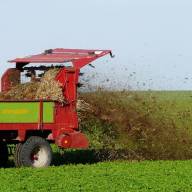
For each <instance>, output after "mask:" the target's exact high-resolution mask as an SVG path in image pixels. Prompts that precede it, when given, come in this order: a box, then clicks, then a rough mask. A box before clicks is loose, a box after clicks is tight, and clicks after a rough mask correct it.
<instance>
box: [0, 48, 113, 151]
mask: <svg viewBox="0 0 192 192" xmlns="http://www.w3.org/2000/svg"><path fill="white" fill-rule="evenodd" d="M107 54H110V55H111V56H112V53H111V51H110V50H81V49H53V50H47V51H45V52H44V53H42V54H38V55H32V56H28V57H25V58H16V59H14V60H11V61H10V62H14V63H16V67H17V68H18V69H19V68H21V67H24V66H25V65H27V64H29V63H45V64H44V65H46V63H65V62H71V63H72V64H73V67H70V68H68V67H62V68H61V69H60V71H59V73H58V75H57V76H56V80H57V81H59V82H60V83H61V86H62V88H63V95H64V97H65V98H66V100H67V104H66V105H63V104H61V103H58V102H55V110H54V111H55V112H54V122H53V123H43V102H45V101H43V100H40V101H38V102H39V103H40V105H39V108H40V110H39V111H40V112H39V122H38V123H0V133H1V131H5V130H6V131H7V130H9V131H11V130H15V131H18V135H17V138H14V139H15V140H17V141H20V142H22V141H25V140H26V138H27V133H28V131H30V132H31V131H32V132H33V131H42V132H43V131H48V133H49V135H47V139H48V140H52V141H54V142H55V143H56V144H57V145H58V146H60V147H64V148H86V147H88V140H87V138H86V136H85V135H84V134H82V133H80V132H79V129H78V116H77V112H76V102H77V84H78V81H79V72H80V69H81V68H82V67H84V66H85V65H87V64H89V63H90V62H92V61H94V60H96V59H98V58H100V57H102V56H104V55H107ZM7 74H8V73H5V74H4V75H3V78H2V81H3V80H4V79H7V78H8V77H7ZM5 84H6V83H4V85H5ZM7 88H8V87H6V86H4V89H5V90H6V89H7ZM3 102H4V101H3ZM5 102H8V101H5ZM12 102H13V101H12ZM21 102H23V101H21ZM25 102H26V101H25ZM29 102H35V101H29ZM4 139H6V138H4Z"/></svg>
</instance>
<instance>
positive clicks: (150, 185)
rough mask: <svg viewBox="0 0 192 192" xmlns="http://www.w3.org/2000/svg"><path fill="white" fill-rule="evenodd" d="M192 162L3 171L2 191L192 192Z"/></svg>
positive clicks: (105, 163) (129, 163)
mask: <svg viewBox="0 0 192 192" xmlns="http://www.w3.org/2000/svg"><path fill="white" fill-rule="evenodd" d="M191 166H192V161H153V162H152V161H143V162H104V163H97V164H92V165H82V164H79V165H65V166H60V167H49V168H46V169H32V168H21V169H13V168H11V169H1V170H0V175H1V177H0V185H1V187H0V191H3V192H8V191H10V192H11V191H15V192H17V191H25V192H27V191H36V192H38V191H41V192H43V191H50V192H51V191H57V192H59V191H62V192H63V191H111V192H112V191H126V192H128V191H142V192H145V191H159V192H160V191H161V192H162V191H168V192H171V191H191V188H192V180H191V177H192V170H191Z"/></svg>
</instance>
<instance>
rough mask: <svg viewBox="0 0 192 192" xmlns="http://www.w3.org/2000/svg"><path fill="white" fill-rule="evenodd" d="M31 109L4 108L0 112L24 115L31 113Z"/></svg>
mask: <svg viewBox="0 0 192 192" xmlns="http://www.w3.org/2000/svg"><path fill="white" fill-rule="evenodd" d="M29 113H30V111H29V110H27V109H3V110H0V114H4V115H5V114H6V115H23V114H29Z"/></svg>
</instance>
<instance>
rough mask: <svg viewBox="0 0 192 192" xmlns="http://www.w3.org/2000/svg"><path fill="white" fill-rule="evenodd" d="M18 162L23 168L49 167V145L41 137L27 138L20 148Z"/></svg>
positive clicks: (50, 151) (50, 159)
mask: <svg viewBox="0 0 192 192" xmlns="http://www.w3.org/2000/svg"><path fill="white" fill-rule="evenodd" d="M20 161H21V165H22V166H25V167H36V168H38V167H47V166H49V165H50V164H51V161H52V149H51V146H50V144H49V143H48V142H47V141H46V140H45V139H43V138H42V137H38V136H32V137H29V138H28V139H27V141H26V142H25V143H24V144H23V146H22V148H21V151H20Z"/></svg>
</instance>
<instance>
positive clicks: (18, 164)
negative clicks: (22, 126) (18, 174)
mask: <svg viewBox="0 0 192 192" xmlns="http://www.w3.org/2000/svg"><path fill="white" fill-rule="evenodd" d="M22 146H23V144H22V143H18V144H16V146H15V153H14V163H15V166H16V167H21V159H20V156H21V155H20V154H21V148H22Z"/></svg>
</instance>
